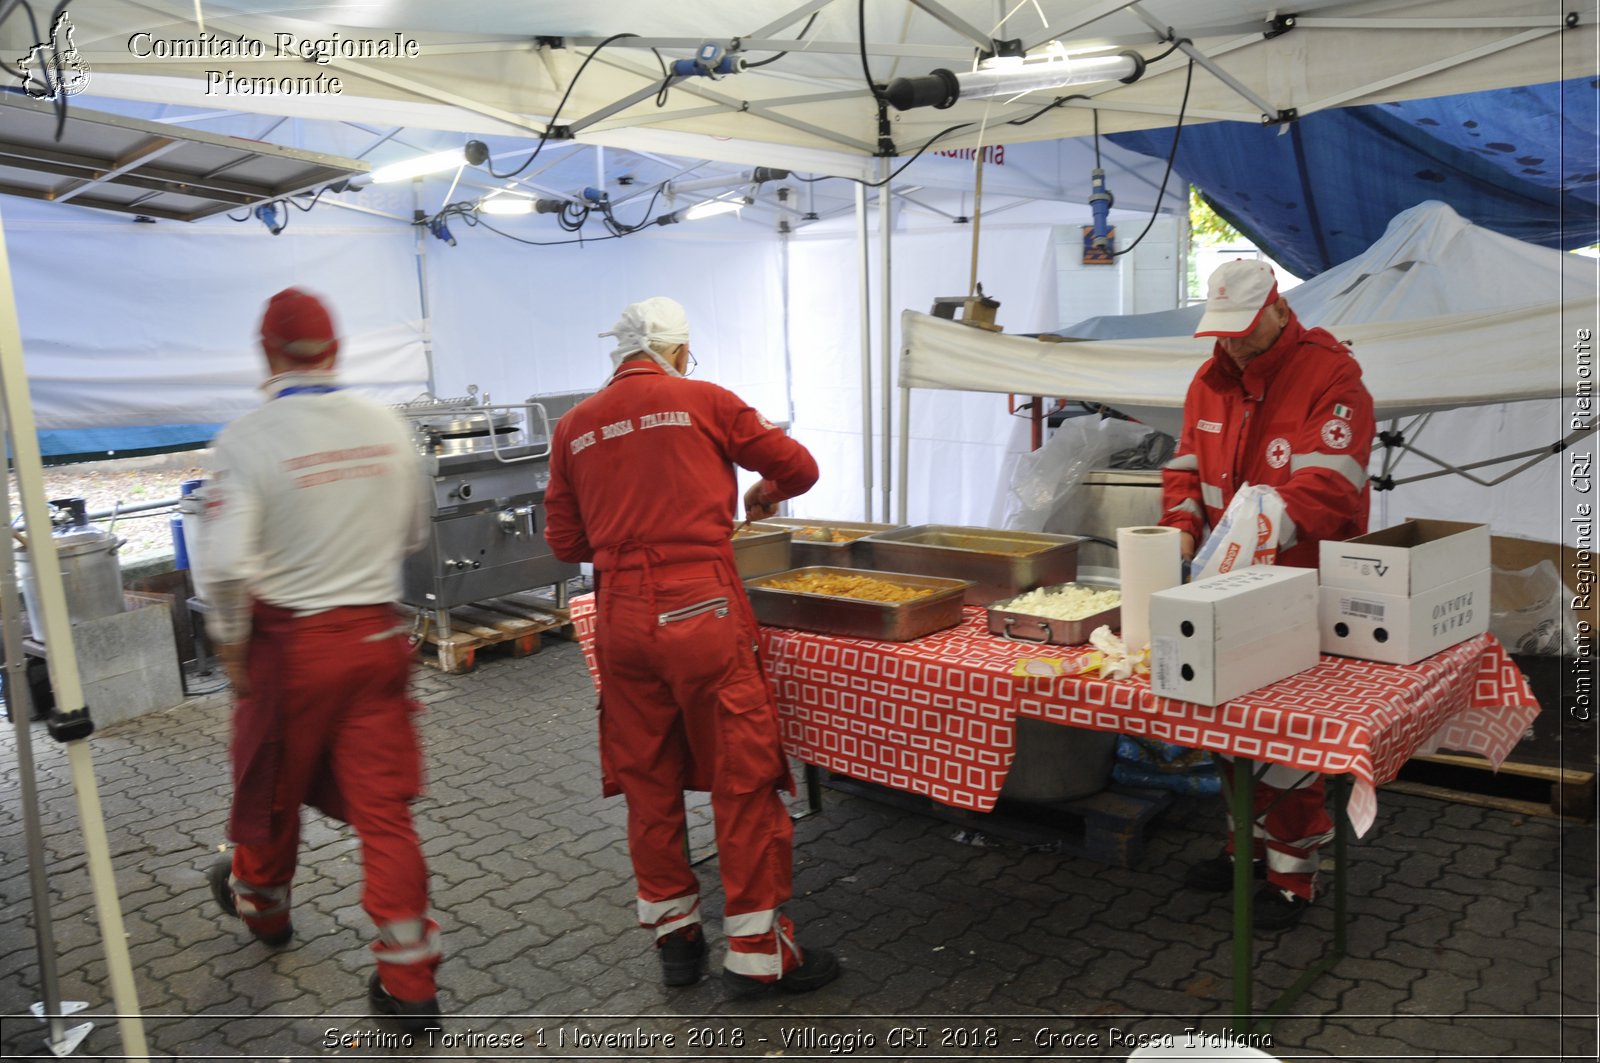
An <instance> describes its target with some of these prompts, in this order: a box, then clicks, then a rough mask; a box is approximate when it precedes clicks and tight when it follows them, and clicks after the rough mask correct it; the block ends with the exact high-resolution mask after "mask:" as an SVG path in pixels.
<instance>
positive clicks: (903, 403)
mask: <svg viewBox="0 0 1600 1063" xmlns="http://www.w3.org/2000/svg"><path fill="white" fill-rule="evenodd" d="M910 476H911V389H910V388H909V387H907V386H906V385H905V384H904V383H902V384H901V385H900V502H899V507H898V508H897V509H896V511H895V514H896V515H895V521H896V523H899V524H907V523H910V522H909V521H907V520H906V508H907V501H906V495H907V493H908V492H907V491H906V484H908V483H910V482H911V480H910Z"/></svg>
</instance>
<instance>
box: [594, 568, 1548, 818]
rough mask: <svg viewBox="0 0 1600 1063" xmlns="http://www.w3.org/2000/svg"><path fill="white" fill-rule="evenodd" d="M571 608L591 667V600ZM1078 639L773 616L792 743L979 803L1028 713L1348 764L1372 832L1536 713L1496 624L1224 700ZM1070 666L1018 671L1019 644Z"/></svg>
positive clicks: (1357, 805)
mask: <svg viewBox="0 0 1600 1063" xmlns="http://www.w3.org/2000/svg"><path fill="white" fill-rule="evenodd" d="M572 618H573V623H574V625H575V627H576V628H577V631H578V636H579V639H580V640H581V642H582V644H583V650H584V655H585V659H586V660H587V661H588V663H589V669H590V673H591V674H593V671H594V655H593V648H592V647H593V638H594V623H595V616H594V600H593V597H592V596H585V597H583V598H577V599H574V600H573V602H572ZM1088 652H1089V651H1088V649H1087V648H1086V647H1082V646H1076V647H1063V646H1038V645H1033V644H1025V643H1018V642H1012V641H1009V640H1007V639H1002V638H998V637H996V636H994V635H991V634H990V633H989V631H988V626H987V619H986V615H985V611H984V610H983V609H981V608H977V607H973V606H968V607H967V608H966V610H965V614H964V616H963V618H962V622H961V623H960V624H958V625H957V626H955V627H952V628H947V629H945V630H944V631H939V632H935V633H934V634H932V635H928V636H925V637H923V638H920V639H917V640H915V641H913V642H878V641H875V640H871V639H852V638H840V637H837V636H833V635H819V634H815V633H813V632H809V631H794V630H790V629H788V628H772V627H763V628H762V629H761V653H762V659H763V661H764V662H765V664H766V668H767V674H768V676H769V677H770V678H771V680H772V684H773V688H774V690H775V691H776V693H777V698H778V709H779V713H780V715H781V718H782V722H783V733H784V744H785V747H786V748H787V749H788V751H789V752H790V753H791V754H793V755H794V756H797V757H799V758H800V759H801V760H803V761H805V762H806V763H808V764H816V765H818V766H820V767H824V768H827V769H828V770H830V771H837V772H841V773H843V774H845V775H850V776H852V777H855V778H858V779H865V780H867V781H869V782H875V783H880V784H882V785H885V786H891V787H894V788H895V789H898V790H904V791H907V792H909V793H917V794H924V795H926V796H928V797H931V798H933V799H934V800H936V801H939V802H941V803H943V804H947V805H954V806H956V807H960V808H970V809H974V810H976V811H980V812H985V811H988V810H989V809H991V808H993V807H994V803H995V799H996V797H997V796H998V794H999V792H1000V787H1001V784H1002V783H1004V781H1005V777H1006V772H1007V771H1008V770H1009V769H1010V767H1011V760H1012V756H1013V753H1014V750H1015V746H1016V741H1015V734H1016V719H1017V717H1018V716H1024V717H1029V718H1033V719H1038V720H1044V721H1047V722H1052V723H1061V724H1067V725H1070V726H1073V727H1083V728H1088V729H1090V730H1095V731H1116V732H1119V733H1124V734H1134V735H1147V736H1149V737H1152V738H1158V739H1161V740H1162V741H1166V742H1175V743H1177V744H1180V745H1185V746H1192V747H1196V748H1199V749H1207V750H1211V751H1213V752H1216V753H1227V754H1231V755H1233V756H1239V757H1248V758H1250V759H1252V760H1260V761H1267V762H1271V763H1274V764H1285V765H1289V766H1291V767H1298V768H1305V769H1307V770H1311V771H1319V772H1323V773H1329V774H1339V773H1346V772H1348V773H1350V774H1352V775H1354V776H1355V786H1354V788H1353V792H1352V795H1351V799H1350V821H1351V824H1352V825H1353V826H1354V827H1355V828H1356V831H1357V833H1365V832H1366V831H1367V829H1368V828H1369V827H1370V826H1371V825H1372V821H1373V818H1374V816H1375V815H1376V812H1377V797H1376V792H1375V788H1376V787H1377V786H1378V785H1380V784H1382V783H1385V782H1388V781H1389V780H1391V779H1393V778H1394V777H1395V775H1396V774H1397V773H1398V772H1399V770H1400V766H1401V765H1402V764H1404V763H1405V762H1406V760H1407V759H1409V758H1410V757H1411V756H1412V755H1413V754H1416V753H1429V752H1433V751H1434V750H1436V749H1461V750H1468V751H1471V752H1475V753H1481V754H1482V755H1483V756H1485V757H1487V758H1488V759H1489V760H1490V761H1491V762H1492V763H1493V764H1494V765H1495V766H1496V767H1499V765H1500V762H1501V761H1502V760H1504V759H1505V756H1506V754H1507V753H1508V752H1510V750H1511V747H1512V746H1514V745H1516V743H1517V741H1518V740H1519V739H1521V737H1522V735H1523V734H1524V732H1525V731H1526V730H1527V728H1528V725H1529V724H1530V723H1531V722H1532V720H1533V718H1534V717H1535V716H1536V715H1538V712H1539V706H1538V702H1537V701H1536V700H1535V699H1534V697H1533V693H1532V691H1530V690H1529V688H1528V684H1527V680H1526V679H1524V678H1523V676H1522V673H1521V672H1520V671H1518V670H1517V667H1516V665H1515V664H1513V663H1512V661H1511V658H1510V657H1509V656H1507V654H1506V652H1505V650H1504V648H1503V647H1502V646H1501V645H1500V643H1499V642H1497V641H1496V640H1495V639H1494V637H1493V636H1492V635H1480V636H1478V637H1477V638H1474V639H1469V640H1468V641H1466V642H1463V643H1461V644H1459V645H1457V646H1452V647H1451V648H1450V649H1448V650H1445V651H1444V652H1442V653H1439V654H1437V655H1435V656H1433V657H1429V658H1428V659H1426V660H1424V661H1421V662H1419V663H1417V664H1413V665H1404V666H1398V665H1388V664H1375V663H1372V662H1370V661H1356V660H1349V659H1347V658H1343V657H1323V658H1322V660H1321V662H1320V663H1319V664H1318V665H1317V666H1316V667H1315V668H1313V669H1311V670H1310V671H1307V672H1302V673H1300V674H1299V675H1295V676H1291V677H1289V678H1288V679H1284V680H1281V681H1279V682H1277V683H1273V684H1272V685H1270V686H1267V687H1263V688H1261V689H1260V690H1257V691H1254V692H1252V693H1250V694H1247V695H1245V696H1244V697H1241V698H1235V699H1234V700H1232V701H1229V702H1225V703H1224V704H1222V705H1218V706H1216V707H1214V708H1213V707H1210V706H1205V705H1196V704H1193V703H1191V702H1186V701H1175V700H1172V699H1170V698H1158V697H1156V696H1155V695H1154V694H1152V693H1151V691H1150V683H1149V681H1148V680H1147V679H1145V678H1142V677H1138V678H1134V679H1129V680H1107V679H1101V678H1099V677H1097V676H1092V675H1079V674H1073V673H1076V670H1077V665H1078V664H1079V663H1081V661H1082V659H1083V658H1085V657H1086V655H1087V654H1088ZM1029 659H1033V660H1038V659H1053V660H1059V661H1062V662H1063V666H1064V667H1063V670H1064V672H1065V673H1067V674H1062V675H1049V676H1038V675H1023V676H1019V675H1017V674H1016V672H1017V666H1018V663H1019V662H1020V661H1023V660H1029Z"/></svg>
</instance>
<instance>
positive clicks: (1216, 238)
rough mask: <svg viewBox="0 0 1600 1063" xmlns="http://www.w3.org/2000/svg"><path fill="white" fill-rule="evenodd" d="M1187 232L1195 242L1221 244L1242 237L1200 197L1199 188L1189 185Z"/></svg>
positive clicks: (1242, 235) (1241, 238)
mask: <svg viewBox="0 0 1600 1063" xmlns="http://www.w3.org/2000/svg"><path fill="white" fill-rule="evenodd" d="M1189 232H1190V233H1191V234H1192V236H1191V239H1193V240H1194V241H1196V242H1197V243H1206V244H1222V243H1233V242H1237V241H1240V240H1243V239H1244V234H1243V233H1241V232H1239V230H1237V229H1235V228H1234V227H1233V226H1231V225H1229V224H1228V223H1227V222H1225V221H1223V220H1222V219H1221V218H1220V217H1218V215H1217V212H1216V211H1214V210H1212V209H1211V206H1210V204H1208V203H1207V202H1206V201H1205V200H1204V199H1202V198H1201V197H1200V190H1199V189H1198V188H1196V187H1195V186H1194V185H1190V186H1189Z"/></svg>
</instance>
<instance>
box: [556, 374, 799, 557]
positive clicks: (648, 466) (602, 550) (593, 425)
mask: <svg viewBox="0 0 1600 1063" xmlns="http://www.w3.org/2000/svg"><path fill="white" fill-rule="evenodd" d="M734 464H738V465H741V466H743V467H744V468H746V469H751V470H753V471H755V472H759V473H760V474H761V475H762V476H763V477H765V479H764V480H763V483H764V484H765V489H766V493H767V497H768V499H769V500H770V501H772V502H779V501H782V500H784V499H786V498H793V497H794V496H795V495H799V494H804V493H805V492H806V491H808V490H810V489H811V485H812V484H814V483H816V482H817V463H816V461H815V460H814V459H813V458H812V457H811V453H810V451H808V450H806V448H805V447H803V446H801V445H800V444H799V443H797V442H795V441H794V440H793V439H790V438H789V437H788V436H787V435H785V434H784V432H783V430H782V429H781V428H778V427H776V426H774V425H773V424H772V422H770V421H768V420H767V419H766V418H765V417H763V416H761V414H759V413H758V412H756V410H755V409H754V408H753V407H751V406H750V405H749V404H747V403H746V402H744V400H742V399H740V398H739V396H737V395H735V394H734V393H733V392H731V391H729V390H727V389H726V388H721V387H718V386H717V385H715V384H712V383H709V382H707V381H703V380H684V379H682V378H681V377H675V376H671V375H669V374H668V373H667V372H666V371H664V370H663V369H662V368H661V367H660V366H658V365H656V364H655V363H653V362H648V361H630V362H625V363H623V366H622V368H620V369H618V370H617V372H616V373H614V374H613V375H612V377H611V381H610V383H608V384H607V385H606V386H605V387H604V388H603V389H602V390H601V391H600V392H599V393H598V394H596V395H593V396H591V397H589V398H587V399H585V400H584V401H583V402H581V403H579V404H578V405H577V406H575V407H574V408H573V409H572V410H571V411H570V412H568V413H567V415H566V416H565V417H563V418H561V421H560V423H559V424H557V426H556V431H555V439H554V441H553V443H552V449H551V453H550V485H549V487H548V489H547V490H546V492H545V507H546V510H547V519H546V524H545V539H546V541H548V542H549V544H550V548H551V550H552V551H554V552H555V555H556V556H557V557H559V558H560V559H561V560H563V561H593V562H594V564H595V567H597V568H598V569H600V570H601V571H602V572H603V571H606V570H608V569H612V568H615V567H637V566H639V565H640V564H641V563H642V561H641V560H640V559H638V551H637V550H634V549H632V548H635V547H638V546H640V545H646V544H648V545H650V546H653V547H655V548H656V551H655V554H654V555H653V556H654V560H655V561H656V562H658V563H659V562H675V561H694V560H709V559H712V558H714V557H720V556H722V555H723V554H724V553H725V552H726V551H727V550H728V541H729V538H730V537H731V535H732V534H733V522H734V514H735V513H736V512H737V508H738V503H739V499H738V485H737V482H736V481H735V479H734V473H733V466H734ZM619 547H620V548H622V549H621V550H620V551H619V549H618V548H619ZM619 554H620V555H621V556H620V557H619ZM630 554H631V555H632V556H630Z"/></svg>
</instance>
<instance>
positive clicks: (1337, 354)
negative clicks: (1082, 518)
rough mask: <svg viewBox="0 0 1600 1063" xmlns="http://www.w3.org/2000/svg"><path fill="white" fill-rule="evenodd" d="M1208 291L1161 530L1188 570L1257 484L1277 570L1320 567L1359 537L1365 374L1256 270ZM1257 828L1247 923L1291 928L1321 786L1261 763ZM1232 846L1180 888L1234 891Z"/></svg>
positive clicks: (1316, 839)
mask: <svg viewBox="0 0 1600 1063" xmlns="http://www.w3.org/2000/svg"><path fill="white" fill-rule="evenodd" d="M1209 288H1210V291H1209V297H1208V298H1207V300H1206V311H1205V315H1204V316H1203V317H1202V318H1201V319H1200V325H1199V327H1198V328H1197V329H1196V330H1195V335H1196V336H1215V337H1216V347H1215V348H1214V350H1213V351H1212V355H1211V360H1210V361H1208V362H1206V363H1205V364H1204V365H1203V366H1201V367H1200V370H1199V372H1197V373H1196V374H1195V377H1194V381H1193V382H1192V383H1191V384H1190V385H1189V393H1188V395H1187V396H1186V397H1185V399H1184V403H1183V433H1182V436H1181V438H1180V439H1179V441H1178V452H1177V456H1175V457H1174V458H1173V459H1172V460H1171V461H1170V462H1168V463H1167V465H1166V468H1165V470H1164V471H1163V473H1162V478H1161V479H1162V502H1163V509H1164V510H1165V512H1164V513H1163V515H1162V517H1161V523H1162V524H1164V525H1167V526H1169V527H1174V528H1177V529H1178V530H1179V531H1181V532H1182V533H1183V547H1182V551H1183V556H1184V558H1185V560H1187V559H1190V558H1192V557H1193V556H1194V552H1195V542H1196V540H1197V539H1201V538H1202V537H1203V536H1204V535H1205V533H1206V531H1207V529H1208V528H1214V527H1216V526H1217V523H1218V521H1219V520H1220V519H1221V518H1222V515H1223V513H1224V512H1225V511H1226V510H1227V508H1228V503H1229V501H1230V500H1232V498H1233V496H1234V493H1235V492H1237V491H1238V490H1239V489H1240V488H1241V487H1243V486H1244V485H1245V484H1247V483H1251V484H1264V485H1266V486H1269V487H1273V488H1275V489H1276V490H1277V492H1278V494H1279V495H1280V496H1281V497H1282V499H1283V506H1284V511H1285V519H1284V521H1283V528H1282V532H1281V535H1280V537H1279V541H1278V544H1277V545H1278V558H1277V563H1278V564H1280V565H1296V566H1299V567H1302V568H1316V567H1317V564H1318V547H1319V543H1320V542H1321V541H1322V540H1324V539H1331V540H1335V541H1342V540H1344V539H1349V538H1351V537H1353V536H1356V535H1362V534H1364V533H1365V532H1366V530H1367V504H1368V497H1369V490H1370V489H1369V486H1368V483H1367V459H1368V457H1369V456H1370V455H1371V453H1372V437H1373V432H1374V430H1375V426H1374V422H1373V412H1372V396H1371V395H1370V394H1369V393H1368V392H1367V389H1366V386H1365V385H1363V384H1362V383H1361V366H1360V365H1358V364H1357V363H1356V360H1355V359H1354V358H1353V357H1351V355H1350V352H1349V350H1348V349H1346V348H1345V346H1344V345H1343V344H1342V343H1340V342H1339V341H1338V340H1336V339H1334V338H1333V336H1331V335H1330V334H1329V333H1327V332H1325V331H1324V330H1322V329H1308V328H1306V327H1305V326H1303V325H1302V324H1300V320H1299V319H1298V318H1297V317H1295V314H1294V310H1293V309H1291V308H1290V306H1289V304H1288V303H1286V302H1284V301H1283V300H1282V299H1281V298H1279V296H1278V284H1277V279H1276V278H1275V277H1274V275H1273V272H1272V267H1271V266H1269V265H1267V264H1266V263H1265V262H1256V261H1248V260H1244V259H1240V260H1237V261H1234V262H1229V263H1227V264H1225V265H1223V266H1221V267H1219V268H1218V269H1217V270H1216V272H1214V273H1212V275H1211V280H1210V286H1209ZM1225 773H1226V772H1225ZM1256 818H1257V822H1256V825H1255V837H1256V852H1255V854H1254V855H1255V859H1256V861H1257V864H1256V872H1257V875H1258V877H1259V876H1261V875H1263V874H1264V877H1265V878H1266V880H1267V881H1266V883H1265V884H1264V885H1263V886H1262V887H1261V888H1260V889H1259V890H1258V891H1257V892H1256V894H1255V897H1254V901H1253V912H1254V920H1255V924H1256V926H1258V927H1261V928H1263V929H1281V928H1283V927H1288V926H1293V925H1294V924H1295V923H1297V922H1298V921H1299V920H1300V916H1301V915H1302V914H1303V913H1304V912H1305V909H1306V906H1307V905H1308V904H1309V903H1310V902H1311V899H1312V897H1313V895H1314V887H1315V882H1316V871H1317V850H1318V848H1319V847H1320V846H1321V845H1322V844H1323V842H1325V841H1327V840H1328V839H1329V838H1330V837H1332V832H1333V822H1332V820H1330V819H1329V818H1328V813H1327V810H1326V808H1325V807H1324V803H1323V785H1322V777H1321V776H1320V775H1316V774H1310V775H1308V774H1306V773H1304V772H1301V771H1297V770H1294V769H1290V768H1287V767H1283V766H1281V765H1272V766H1270V767H1269V768H1268V769H1267V771H1266V774H1265V775H1264V776H1263V777H1262V779H1261V781H1260V782H1259V783H1258V784H1257V786H1256ZM1232 837H1233V836H1232V834H1230V835H1229V842H1228V850H1227V853H1224V854H1223V855H1221V856H1217V857H1213V858H1212V859H1210V860H1206V861H1203V862H1202V863H1199V864H1196V865H1195V866H1194V867H1192V868H1190V869H1189V873H1188V876H1187V878H1186V881H1187V883H1188V885H1190V886H1191V887H1193V888H1195V889H1204V890H1214V891H1218V892H1225V891H1227V890H1230V889H1232V888H1233V861H1232V858H1231V856H1229V855H1228V853H1231V852H1232V845H1233V842H1232ZM1263 856H1265V868H1263V867H1262V864H1261V863H1260V861H1261V860H1262V858H1263Z"/></svg>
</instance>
